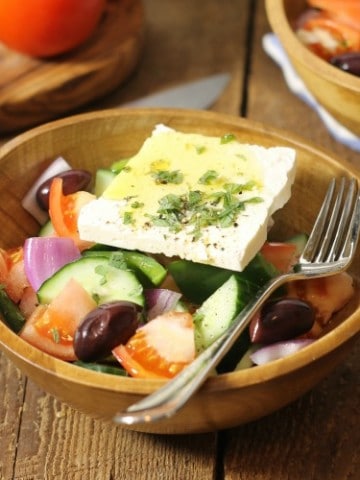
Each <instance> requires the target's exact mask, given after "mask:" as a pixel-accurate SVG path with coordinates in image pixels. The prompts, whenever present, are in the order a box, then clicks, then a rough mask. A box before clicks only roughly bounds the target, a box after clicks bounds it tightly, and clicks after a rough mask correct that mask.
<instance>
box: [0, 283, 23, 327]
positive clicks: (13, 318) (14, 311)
mask: <svg viewBox="0 0 360 480" xmlns="http://www.w3.org/2000/svg"><path fill="white" fill-rule="evenodd" d="M0 314H1V315H2V317H3V319H4V322H5V323H6V325H7V326H8V327H9V328H11V330H12V331H13V332H15V333H19V332H20V330H21V329H22V327H23V326H24V325H25V318H24V316H23V315H22V313H21V312H20V310H19V307H18V306H17V305H16V304H15V303H14V302H13V301H12V300H11V299H10V298H9V296H8V295H7V293H6V292H5V290H4V289H3V288H2V287H0Z"/></svg>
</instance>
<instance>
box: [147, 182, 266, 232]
mask: <svg viewBox="0 0 360 480" xmlns="http://www.w3.org/2000/svg"><path fill="white" fill-rule="evenodd" d="M254 186H255V183H253V182H249V183H246V184H236V183H229V184H225V185H224V190H219V191H217V192H212V193H209V194H207V193H206V192H201V191H198V190H193V191H190V192H188V193H187V194H184V195H174V194H169V195H165V196H164V197H162V198H161V199H160V200H159V208H158V210H157V215H149V218H150V219H151V221H152V222H153V224H154V225H156V226H159V227H167V228H169V230H170V231H172V232H179V231H180V230H181V229H182V227H183V226H184V225H191V226H192V227H193V229H192V231H191V232H190V233H191V234H192V235H193V236H194V240H197V239H199V238H200V237H201V230H202V228H204V227H209V226H211V225H213V226H218V227H220V228H227V227H231V226H233V225H234V224H235V223H236V221H237V218H238V216H239V214H240V213H241V212H242V211H244V210H245V206H246V204H247V203H258V202H261V201H263V200H262V199H261V198H260V197H252V198H250V199H246V200H242V199H241V193H242V192H243V191H244V190H251V189H253V188H254Z"/></svg>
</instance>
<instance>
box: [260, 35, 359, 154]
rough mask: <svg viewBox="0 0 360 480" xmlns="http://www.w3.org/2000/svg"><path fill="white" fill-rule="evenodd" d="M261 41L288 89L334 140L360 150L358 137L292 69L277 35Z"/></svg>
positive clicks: (266, 36)
mask: <svg viewBox="0 0 360 480" xmlns="http://www.w3.org/2000/svg"><path fill="white" fill-rule="evenodd" d="M262 43H263V48H264V50H265V52H266V53H267V54H268V55H269V57H271V58H272V59H273V60H274V62H275V63H277V64H278V65H279V67H280V68H281V69H282V72H283V75H284V79H285V81H286V84H287V86H288V87H289V89H290V90H291V91H292V92H293V93H294V94H295V95H297V96H298V97H299V98H301V100H303V101H304V102H305V103H307V104H308V105H309V106H310V107H311V108H313V109H314V110H315V111H316V112H317V114H318V115H319V117H320V118H321V120H322V121H323V123H324V125H325V126H326V128H327V129H328V131H329V132H330V134H331V135H332V136H333V137H334V138H335V140H337V141H338V142H340V143H343V144H344V145H346V146H347V147H349V148H351V149H352V150H355V151H357V152H360V137H357V136H356V135H355V134H354V133H352V132H350V130H348V129H347V128H345V127H344V126H343V125H341V124H340V123H339V122H338V121H337V120H335V118H334V117H333V116H332V115H330V113H329V112H328V111H327V110H325V109H324V108H323V107H322V106H321V105H319V103H318V102H317V100H316V99H315V98H314V96H313V95H312V94H311V93H310V92H309V90H308V89H307V88H306V87H305V85H304V82H303V81H302V80H301V78H299V76H298V74H297V73H296V71H295V70H294V68H293V66H292V65H291V63H290V61H289V58H288V56H287V54H286V52H285V50H284V49H283V47H282V45H281V43H280V41H279V39H278V38H277V36H276V35H275V34H273V33H267V34H265V35H264V36H263V39H262Z"/></svg>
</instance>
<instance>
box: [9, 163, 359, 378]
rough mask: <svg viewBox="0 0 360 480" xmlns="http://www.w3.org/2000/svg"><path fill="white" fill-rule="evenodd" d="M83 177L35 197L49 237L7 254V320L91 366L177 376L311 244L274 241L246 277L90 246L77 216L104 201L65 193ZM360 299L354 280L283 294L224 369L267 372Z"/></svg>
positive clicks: (342, 277) (48, 184) (48, 186)
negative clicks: (44, 211)
mask: <svg viewBox="0 0 360 480" xmlns="http://www.w3.org/2000/svg"><path fill="white" fill-rule="evenodd" d="M119 165H122V166H121V167H119ZM125 165H126V162H122V163H121V162H117V164H116V168H123V166H125ZM50 172H52V169H50V170H49V176H50V177H53V175H52V174H51V173H50ZM72 174H73V175H74V178H72V177H71V175H72ZM80 175H81V174H80ZM78 176H79V171H78V170H76V171H72V170H69V169H68V168H66V175H63V174H61V173H60V175H59V176H57V174H55V178H51V181H48V180H46V179H44V178H42V179H41V182H37V185H38V187H37V188H36V189H33V190H32V196H33V201H39V198H41V200H40V201H39V206H40V208H42V209H44V205H45V206H46V205H47V202H48V205H49V216H50V219H49V220H47V221H46V222H45V224H44V225H43V226H42V227H41V228H40V230H39V236H38V237H32V238H29V239H27V240H26V241H25V243H24V245H21V246H18V247H16V248H13V249H8V250H4V249H0V284H1V289H0V313H1V315H2V317H3V319H4V321H5V323H6V324H7V325H8V326H9V327H10V328H12V329H13V330H14V331H15V332H16V333H18V334H19V335H20V337H21V338H22V339H24V340H25V341H27V342H29V343H31V344H32V345H33V346H35V347H37V348H39V349H41V350H42V351H44V352H46V353H48V354H50V355H53V356H55V357H57V358H59V359H62V360H65V361H69V362H73V363H74V364H75V365H77V366H80V367H85V368H89V369H93V370H97V371H101V372H105V373H111V374H120V375H131V376H134V377H138V378H164V379H167V378H171V377H172V376H174V375H176V374H177V373H178V372H179V371H180V370H181V369H183V368H184V367H185V366H186V365H187V364H188V363H190V362H191V361H192V360H193V359H194V358H195V356H196V355H197V354H198V353H199V352H201V351H202V350H203V349H205V348H206V347H207V346H208V345H210V344H211V343H212V342H213V341H214V340H215V339H216V338H218V337H219V336H220V335H221V334H222V333H223V332H224V330H225V329H226V328H227V327H228V326H229V325H230V324H231V322H232V321H233V320H234V318H235V317H236V315H237V314H238V313H239V311H240V310H241V309H242V308H243V307H244V305H245V304H246V303H247V302H248V301H249V299H250V298H251V297H252V296H253V295H254V294H255V292H256V291H257V289H258V288H259V286H261V285H263V284H264V283H265V282H266V281H267V280H268V279H269V278H271V277H273V276H275V275H278V274H279V273H280V272H286V271H288V270H289V269H291V268H292V266H293V265H294V264H295V263H296V259H297V257H298V256H299V254H300V252H301V251H302V248H303V246H304V244H305V242H306V239H307V236H306V235H305V234H299V235H297V236H296V237H294V238H291V239H289V240H288V241H286V242H266V243H265V244H264V245H263V247H262V248H261V250H260V251H259V252H258V253H257V254H256V255H255V257H254V258H253V259H252V260H251V261H250V263H249V264H248V265H247V267H246V268H245V269H244V270H243V271H242V272H233V271H230V270H226V269H223V268H219V267H214V266H210V265H205V264H197V263H194V262H191V261H187V260H181V259H178V258H167V259H164V258H162V257H156V256H150V255H148V254H146V253H143V252H138V251H129V250H124V249H117V248H114V247H109V246H106V245H98V244H91V243H89V242H86V243H85V242H83V241H82V240H81V239H80V238H79V235H78V231H77V223H76V220H77V215H78V213H79V210H80V208H81V206H82V205H84V204H86V202H89V201H90V200H92V199H93V198H94V194H93V193H91V192H87V191H84V190H76V189H75V190H76V191H74V190H71V192H69V191H68V193H64V190H63V187H64V185H65V182H67V183H68V184H70V185H74V184H78V185H79V184H80V185H84V183H81V182H79V181H78V180H79V178H78ZM113 176H114V170H113V169H111V168H110V169H109V170H108V171H107V170H106V169H101V173H100V174H99V173H98V172H97V173H96V176H95V178H96V179H99V178H100V179H101V180H100V181H99V180H98V182H96V181H95V182H94V183H95V189H96V190H97V195H100V194H101V191H102V190H101V185H102V186H103V188H105V187H106V185H108V181H109V179H111V178H113ZM84 177H86V178H87V179H88V174H87V173H85V174H84ZM75 180H76V181H75ZM87 184H88V183H87ZM44 185H45V187H44ZM96 185H97V186H96ZM45 197H46V198H45ZM30 204H31V201H30ZM27 205H29V199H28V202H27ZM353 292H354V287H353V282H352V279H351V277H350V276H349V275H348V274H346V273H342V274H339V275H337V276H334V277H325V278H320V279H316V280H306V281H299V282H294V283H290V284H289V285H287V286H285V287H282V288H281V289H279V290H278V292H276V294H275V296H274V297H273V298H271V299H270V300H269V301H268V302H267V304H266V305H265V306H264V307H263V309H262V310H261V311H260V312H258V314H257V315H256V316H255V317H254V318H253V320H252V322H251V325H250V327H249V329H247V330H246V331H245V332H244V333H243V334H242V335H241V337H240V338H239V339H238V341H237V342H236V343H235V345H234V346H233V347H232V348H231V350H230V352H229V353H228V354H227V355H226V356H225V358H224V359H223V360H222V362H221V363H220V365H219V366H218V369H217V371H218V372H219V373H222V372H228V371H231V370H234V369H238V368H248V367H251V366H253V365H257V364H259V365H260V364H263V363H265V362H268V361H271V360H273V359H276V358H281V357H282V356H284V355H287V354H289V353H291V352H294V351H297V350H298V349H299V348H302V347H304V346H306V345H308V344H309V343H310V342H312V341H314V340H315V339H316V338H317V337H318V336H319V335H320V334H321V332H322V330H323V328H324V326H325V325H326V324H327V323H328V322H329V320H330V319H331V317H332V315H333V313H334V312H336V311H338V310H340V309H341V308H342V307H343V306H344V305H345V304H346V303H347V302H348V301H349V300H350V298H351V297H352V295H353Z"/></svg>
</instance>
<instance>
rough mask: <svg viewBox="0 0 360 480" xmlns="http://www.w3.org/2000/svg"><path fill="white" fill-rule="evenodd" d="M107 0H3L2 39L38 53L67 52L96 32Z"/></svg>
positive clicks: (0, 7) (0, 10) (16, 47)
mask: <svg viewBox="0 0 360 480" xmlns="http://www.w3.org/2000/svg"><path fill="white" fill-rule="evenodd" d="M105 5H106V0H0V42H3V43H4V44H5V45H7V46H8V47H9V48H11V49H14V50H17V51H19V52H21V53H25V54H27V55H31V56H35V57H50V56H53V55H58V54H61V53H64V52H67V51H69V50H71V49H73V48H75V47H77V46H78V45H80V44H81V43H83V42H84V41H85V40H86V39H87V38H89V36H90V35H91V34H92V33H93V31H94V29H95V27H96V25H97V24H98V22H99V20H100V17H101V14H102V12H103V11H104V8H105Z"/></svg>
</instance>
